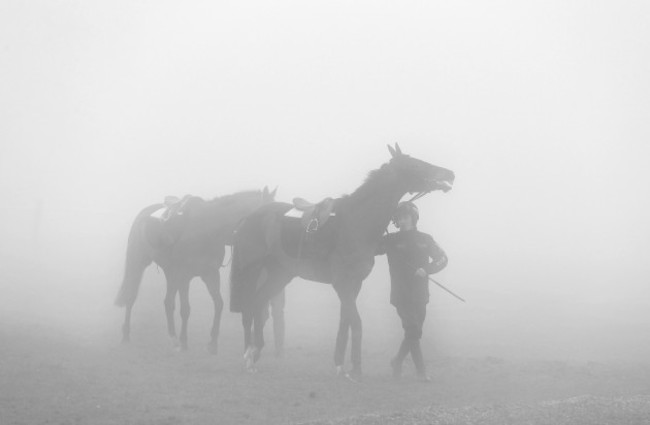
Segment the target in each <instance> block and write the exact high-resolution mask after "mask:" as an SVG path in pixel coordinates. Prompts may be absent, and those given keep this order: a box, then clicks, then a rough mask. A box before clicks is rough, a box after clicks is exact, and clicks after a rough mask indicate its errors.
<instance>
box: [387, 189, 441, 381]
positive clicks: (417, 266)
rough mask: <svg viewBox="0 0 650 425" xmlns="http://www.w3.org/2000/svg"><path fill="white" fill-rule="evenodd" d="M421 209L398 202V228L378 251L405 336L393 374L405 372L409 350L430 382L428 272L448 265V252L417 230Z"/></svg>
mask: <svg viewBox="0 0 650 425" xmlns="http://www.w3.org/2000/svg"><path fill="white" fill-rule="evenodd" d="M418 219H419V212H418V209H417V207H416V206H415V204H413V203H412V202H402V203H400V204H399V205H398V207H397V210H396V212H395V216H394V218H393V222H394V224H395V226H396V227H397V228H399V232H395V233H388V234H386V235H385V236H384V237H383V239H382V241H381V243H380V245H379V249H378V251H377V255H383V254H386V255H387V257H388V268H389V272H390V281H391V291H390V303H391V304H392V305H394V306H395V308H396V309H397V314H398V315H399V317H400V319H401V320H402V327H403V328H404V340H403V341H402V344H401V346H400V348H399V351H398V352H397V355H396V356H395V357H394V358H393V359H392V360H391V362H390V364H391V367H392V369H393V377H394V378H396V379H398V378H399V377H400V376H401V374H402V363H403V362H404V359H405V358H406V356H407V355H408V354H409V353H410V354H411V358H412V359H413V363H414V365H415V369H416V373H417V376H418V379H420V380H422V381H424V382H429V381H430V378H429V377H428V376H427V374H426V370H425V366H424V360H423V358H422V349H421V348H420V338H421V337H422V325H423V324H424V318H425V317H426V309H427V304H428V303H429V282H428V275H429V274H433V273H437V272H439V271H440V270H442V269H443V268H445V267H446V266H447V256H446V254H445V253H444V251H443V250H442V249H441V248H440V247H439V246H438V245H437V244H436V242H435V241H434V240H433V238H432V237H431V236H430V235H428V234H426V233H423V232H420V231H418V230H417V222H418Z"/></svg>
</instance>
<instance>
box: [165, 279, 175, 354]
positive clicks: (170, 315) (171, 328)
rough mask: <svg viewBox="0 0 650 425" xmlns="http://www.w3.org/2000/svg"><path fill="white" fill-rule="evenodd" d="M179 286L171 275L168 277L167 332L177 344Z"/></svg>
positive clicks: (166, 299) (166, 302)
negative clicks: (176, 316) (175, 316)
mask: <svg viewBox="0 0 650 425" xmlns="http://www.w3.org/2000/svg"><path fill="white" fill-rule="evenodd" d="M177 292H178V287H177V286H176V282H175V281H174V280H173V279H170V277H169V276H168V277H167V294H166V295H165V315H166V316H167V334H168V335H169V337H170V338H172V339H173V340H174V345H177V339H176V324H175V323H174V309H175V308H176V293H177Z"/></svg>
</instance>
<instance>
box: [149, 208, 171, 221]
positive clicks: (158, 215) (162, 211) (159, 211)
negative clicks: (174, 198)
mask: <svg viewBox="0 0 650 425" xmlns="http://www.w3.org/2000/svg"><path fill="white" fill-rule="evenodd" d="M166 211H167V207H166V206H162V207H160V208H158V209H157V210H156V211H154V212H152V213H151V214H149V217H153V218H158V219H162V218H163V214H165V212H166Z"/></svg>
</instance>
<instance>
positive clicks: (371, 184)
mask: <svg viewBox="0 0 650 425" xmlns="http://www.w3.org/2000/svg"><path fill="white" fill-rule="evenodd" d="M390 174H391V170H390V168H389V165H388V163H386V164H383V165H382V166H381V167H379V168H377V169H376V170H372V171H370V172H369V173H368V175H367V176H366V178H365V180H364V181H363V183H362V184H361V186H359V187H358V188H356V189H355V191H354V192H352V193H351V194H349V195H343V196H342V197H341V201H343V202H344V203H347V202H349V201H351V200H359V199H364V198H367V197H369V196H371V195H373V194H375V193H376V192H377V191H378V190H382V188H383V187H384V185H385V183H386V179H387V177H388V176H389V175H390Z"/></svg>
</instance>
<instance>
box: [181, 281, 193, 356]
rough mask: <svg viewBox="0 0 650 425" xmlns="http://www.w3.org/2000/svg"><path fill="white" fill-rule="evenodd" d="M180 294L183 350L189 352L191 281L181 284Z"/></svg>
mask: <svg viewBox="0 0 650 425" xmlns="http://www.w3.org/2000/svg"><path fill="white" fill-rule="evenodd" d="M178 294H179V295H180V301H181V335H180V338H179V339H180V343H181V347H180V348H181V350H183V351H185V350H187V323H188V321H189V319H190V281H189V279H188V280H183V281H182V282H181V284H180V287H179V290H178Z"/></svg>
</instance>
